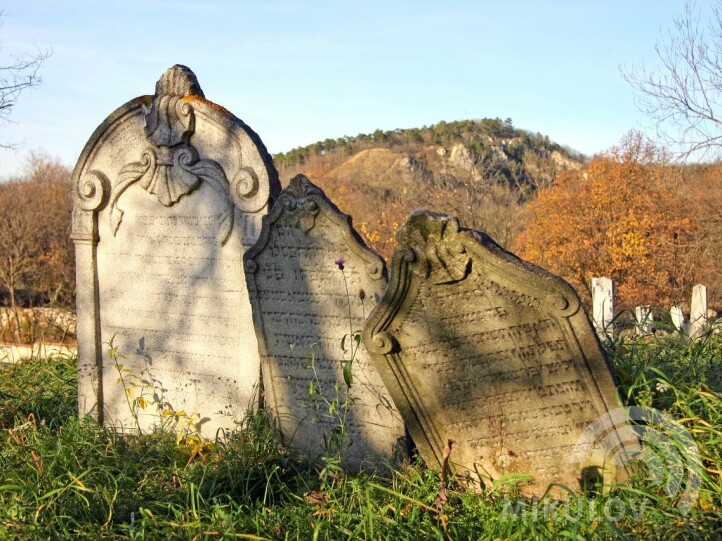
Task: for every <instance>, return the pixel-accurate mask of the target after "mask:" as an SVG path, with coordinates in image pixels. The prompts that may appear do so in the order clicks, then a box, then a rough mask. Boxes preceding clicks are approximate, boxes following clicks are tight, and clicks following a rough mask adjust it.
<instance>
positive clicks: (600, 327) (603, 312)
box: [592, 277, 614, 339]
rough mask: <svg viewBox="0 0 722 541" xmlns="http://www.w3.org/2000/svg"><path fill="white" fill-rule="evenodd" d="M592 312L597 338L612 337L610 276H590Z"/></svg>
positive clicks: (612, 316)
mask: <svg viewBox="0 0 722 541" xmlns="http://www.w3.org/2000/svg"><path fill="white" fill-rule="evenodd" d="M592 314H593V318H594V326H595V328H596V330H597V334H598V335H599V338H601V339H605V338H607V337H609V338H614V325H613V323H612V319H614V282H613V281H612V279H611V278H606V277H605V278H592Z"/></svg>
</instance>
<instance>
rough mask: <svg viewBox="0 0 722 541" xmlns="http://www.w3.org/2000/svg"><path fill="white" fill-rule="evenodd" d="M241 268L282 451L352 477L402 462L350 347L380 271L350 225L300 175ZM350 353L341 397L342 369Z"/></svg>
mask: <svg viewBox="0 0 722 541" xmlns="http://www.w3.org/2000/svg"><path fill="white" fill-rule="evenodd" d="M245 267H246V279H247V280H248V289H249V292H250V295H251V303H252V306H253V315H254V317H255V321H256V329H257V332H258V341H259V346H260V351H261V359H262V372H263V385H264V402H265V406H266V408H267V409H268V410H269V411H270V412H271V414H272V417H273V418H274V421H275V423H276V426H277V428H278V431H279V434H280V436H281V438H282V440H283V441H284V443H286V444H287V445H289V446H290V447H291V448H293V449H295V450H297V451H298V452H300V453H301V454H302V455H304V456H306V457H307V458H308V459H310V460H312V461H313V460H317V459H318V458H319V457H320V456H329V455H333V454H335V453H336V452H340V453H341V456H342V458H343V461H344V463H345V464H346V465H347V466H349V467H350V468H352V469H379V468H381V469H383V468H385V467H386V466H388V465H389V464H391V463H392V462H393V461H394V460H395V459H398V458H400V457H402V456H404V455H405V452H406V442H405V432H404V425H403V421H402V420H401V416H400V415H399V413H398V411H397V410H396V408H395V407H394V406H393V403H392V401H391V399H390V397H389V396H388V394H387V391H386V388H385V387H384V384H383V382H382V381H381V378H380V377H379V375H378V373H377V372H376V370H375V369H374V367H373V365H372V364H371V363H370V361H369V359H368V354H367V352H366V350H365V348H364V347H363V346H362V345H361V346H360V347H358V346H357V342H356V341H354V335H355V333H357V331H358V333H359V334H356V336H358V338H360V331H361V329H362V327H363V323H364V320H365V316H366V315H367V314H368V313H369V312H370V310H371V308H372V307H373V306H374V305H375V303H376V301H377V299H378V298H380V296H381V294H382V292H383V290H384V287H385V285H386V272H385V271H386V269H385V265H384V263H383V260H382V259H381V258H380V257H379V256H378V255H376V254H375V253H373V252H371V251H370V250H369V249H368V248H366V246H365V245H364V244H363V242H362V241H361V239H360V237H359V236H358V235H357V234H356V232H355V231H354V230H353V228H352V227H351V223H350V218H349V217H348V216H346V215H345V214H342V213H341V212H340V211H339V210H338V209H337V208H336V207H335V206H334V205H333V204H332V203H331V202H330V201H329V200H328V199H327V198H326V196H325V195H324V193H323V192H322V191H321V190H320V189H319V188H318V187H316V186H314V185H313V184H312V183H311V182H310V181H309V180H308V179H307V178H306V177H303V176H301V175H299V176H297V177H295V178H294V179H293V180H292V181H291V183H290V185H289V186H288V188H286V189H285V190H284V191H283V192H282V193H281V196H280V198H279V199H278V201H277V202H276V204H275V205H274V207H273V209H272V211H271V212H270V214H269V215H268V216H266V217H265V218H264V221H263V228H262V231H261V237H260V239H259V241H258V243H257V244H256V245H255V246H254V247H253V248H252V249H251V250H249V251H248V252H246V254H245ZM344 337H345V338H344ZM342 342H343V346H344V349H345V350H346V352H345V353H344V351H343V349H342V347H341V346H342ZM356 347H358V351H357V352H356V354H355V357H354V358H353V361H352V362H351V364H350V369H351V375H352V378H353V379H352V383H351V386H350V388H347V385H346V381H345V379H344V361H348V360H349V359H351V348H356Z"/></svg>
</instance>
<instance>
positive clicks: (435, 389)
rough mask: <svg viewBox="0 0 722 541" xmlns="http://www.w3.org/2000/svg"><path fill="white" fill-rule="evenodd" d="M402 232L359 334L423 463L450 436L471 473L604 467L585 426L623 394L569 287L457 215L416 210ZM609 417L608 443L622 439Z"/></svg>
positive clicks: (537, 474)
mask: <svg viewBox="0 0 722 541" xmlns="http://www.w3.org/2000/svg"><path fill="white" fill-rule="evenodd" d="M398 240H399V246H398V248H397V250H396V252H395V253H394V257H393V263H392V267H391V274H390V282H389V286H388V288H387V290H386V292H385V294H384V297H383V299H382V300H381V302H380V303H379V305H378V306H377V307H376V308H375V309H374V311H373V312H372V313H371V315H370V316H369V319H368V321H367V324H366V326H365V329H364V338H363V341H364V343H365V344H366V347H367V348H368V350H369V352H370V353H371V355H372V358H373V359H374V361H375V363H376V366H377V369H378V370H379V373H380V374H381V376H382V378H383V380H384V382H385V383H386V386H387V388H388V389H389V391H390V393H391V395H392V397H393V399H394V402H395V403H396V405H397V407H398V408H399V411H400V412H401V414H402V415H403V417H404V420H405V421H406V424H407V426H408V428H409V431H410V432H411V436H412V437H413V439H414V442H415V443H416V446H417V448H418V450H419V452H420V454H421V456H422V457H423V458H424V459H425V460H426V461H427V463H429V464H430V465H436V466H438V467H439V468H442V467H443V465H444V449H445V447H450V448H451V455H450V462H449V466H450V467H451V469H452V471H454V472H455V473H457V474H458V475H459V476H460V477H461V478H465V479H467V481H468V482H469V483H470V484H472V486H475V487H477V488H478V487H479V486H481V485H488V484H489V483H491V482H493V481H495V480H497V479H499V478H501V477H502V476H503V475H505V474H508V473H523V474H528V475H531V477H532V481H531V483H530V484H528V485H526V486H523V487H522V493H523V494H525V495H529V496H532V495H534V496H541V495H542V494H543V493H544V492H545V491H546V489H547V487H548V485H549V484H550V483H562V484H565V485H567V486H568V487H570V488H571V489H572V490H579V489H580V486H581V485H582V484H583V483H584V482H587V481H590V475H591V476H596V477H598V476H600V475H601V476H604V477H605V480H609V476H612V475H614V474H615V472H614V470H615V464H613V463H609V461H607V462H605V460H601V461H598V460H596V458H594V459H592V458H590V457H591V456H592V453H591V450H592V448H594V447H595V446H598V445H600V443H599V442H595V441H593V440H594V437H595V436H599V435H598V434H591V435H590V434H589V433H588V432H585V428H586V427H587V426H588V425H590V424H591V423H592V422H593V421H595V420H597V419H599V418H604V416H608V412H609V411H611V410H613V409H615V408H616V407H617V406H618V397H617V395H616V391H615V387H614V383H613V380H612V377H611V373H610V369H609V366H608V364H607V362H606V360H605V357H604V355H603V352H602V350H601V349H600V346H599V343H598V341H597V339H596V336H595V334H594V331H593V329H592V327H591V325H590V323H589V320H588V318H587V317H586V315H585V314H584V312H583V310H582V309H581V307H580V302H579V298H578V296H577V295H576V293H575V291H574V290H573V289H572V288H571V286H569V285H568V284H567V283H566V282H564V281H562V280H561V279H559V278H557V277H555V276H553V275H551V274H549V273H547V272H545V271H543V270H541V269H539V268H537V267H534V266H533V265H530V264H528V263H526V262H524V261H521V260H520V259H518V258H516V257H515V256H514V255H512V254H510V253H508V252H505V251H504V250H503V249H502V248H500V247H499V246H498V245H497V244H496V243H494V241H493V240H491V239H490V238H489V237H488V236H486V235H485V234H483V233H480V232H477V231H471V230H464V229H460V228H459V224H458V221H457V220H456V219H455V218H452V217H449V216H444V215H439V214H434V213H430V212H427V211H415V212H414V213H413V214H412V215H411V217H410V218H409V220H408V221H407V222H406V224H405V225H404V226H403V227H402V228H401V230H400V231H399V233H398ZM610 426H612V429H611V435H610V434H606V435H605V436H606V440H605V442H603V443H602V445H611V446H614V445H615V444H616V443H619V442H620V441H621V438H620V437H618V436H619V435H618V434H616V432H615V430H616V429H615V428H614V426H613V423H611V425H610ZM628 436H629V434H628V433H627V434H625V439H626V438H627V437H628ZM585 438H586V439H585ZM587 439H588V440H589V441H586V440H587ZM582 440H584V441H582ZM635 441H636V440H635ZM580 446H581V447H584V448H585V450H586V449H587V448H588V450H590V453H586V452H584V453H581V454H580V452H579V450H580ZM605 449H606V450H610V449H607V448H605ZM582 455H583V456H584V457H585V458H583V459H579V457H580V456H582ZM602 455H604V453H601V454H600V453H595V454H594V457H599V456H602ZM595 460H596V461H595ZM611 462H614V461H611Z"/></svg>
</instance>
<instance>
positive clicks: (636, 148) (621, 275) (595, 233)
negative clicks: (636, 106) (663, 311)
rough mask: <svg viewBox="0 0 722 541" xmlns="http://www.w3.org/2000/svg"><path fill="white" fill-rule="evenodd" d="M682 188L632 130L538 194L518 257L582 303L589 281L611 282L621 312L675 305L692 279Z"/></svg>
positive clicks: (676, 172)
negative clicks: (560, 280) (554, 277)
mask: <svg viewBox="0 0 722 541" xmlns="http://www.w3.org/2000/svg"><path fill="white" fill-rule="evenodd" d="M683 188H684V187H683V186H682V184H681V176H680V174H679V169H678V168H676V167H673V166H671V165H669V164H668V162H667V159H666V156H665V154H664V152H662V151H661V150H660V149H659V148H658V147H656V146H654V145H653V144H651V143H650V142H648V141H647V140H646V139H645V138H644V137H643V136H642V135H641V134H640V133H638V132H630V133H629V134H627V135H626V136H625V137H624V139H623V140H622V142H621V144H620V145H619V146H616V147H613V148H612V149H610V150H609V151H608V152H606V153H604V154H602V155H599V156H597V157H595V158H594V159H593V160H592V161H591V162H590V163H589V165H588V168H587V170H586V171H565V172H563V173H562V174H560V175H559V177H558V178H557V180H556V182H555V183H554V184H553V185H552V186H551V187H550V188H547V189H543V190H540V191H539V194H538V197H537V198H536V199H535V200H533V201H532V202H531V203H529V205H528V208H527V212H528V214H527V219H526V228H525V229H524V231H523V232H522V234H521V235H519V237H518V238H517V239H516V251H517V252H518V253H519V255H520V256H521V257H523V258H525V259H528V260H530V261H532V262H534V263H536V264H538V265H540V266H541V267H544V268H546V269H549V270H550V271H552V272H554V273H557V274H559V275H561V276H562V277H564V278H565V279H567V280H569V281H570V282H571V283H572V284H573V285H574V286H575V287H576V288H577V290H578V291H580V292H581V293H582V294H583V296H585V297H587V299H588V298H589V296H590V294H591V291H590V280H591V278H592V277H593V276H610V277H611V278H612V279H613V280H614V281H615V283H616V285H617V293H618V300H619V302H620V303H621V306H633V305H635V304H639V303H654V304H668V303H669V302H671V301H678V300H679V299H680V298H682V297H683V296H686V295H687V294H688V291H689V290H688V288H689V286H690V285H691V284H692V283H693V280H694V273H693V269H691V268H690V266H689V264H688V263H689V258H688V255H689V254H688V252H689V246H690V239H691V238H692V233H693V231H692V230H693V222H692V220H691V219H690V218H689V216H688V215H687V214H685V209H686V208H687V207H688V206H689V205H688V202H687V201H686V199H685V193H686V192H685V190H684V189H683Z"/></svg>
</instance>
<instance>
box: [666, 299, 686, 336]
mask: <svg viewBox="0 0 722 541" xmlns="http://www.w3.org/2000/svg"><path fill="white" fill-rule="evenodd" d="M669 315H670V317H671V318H672V324H673V325H674V326H675V327H676V328H677V329H678V330H680V331H682V330H684V327H685V324H684V312H683V311H682V307H681V306H679V305H674V306H672V308H670V309H669Z"/></svg>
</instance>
